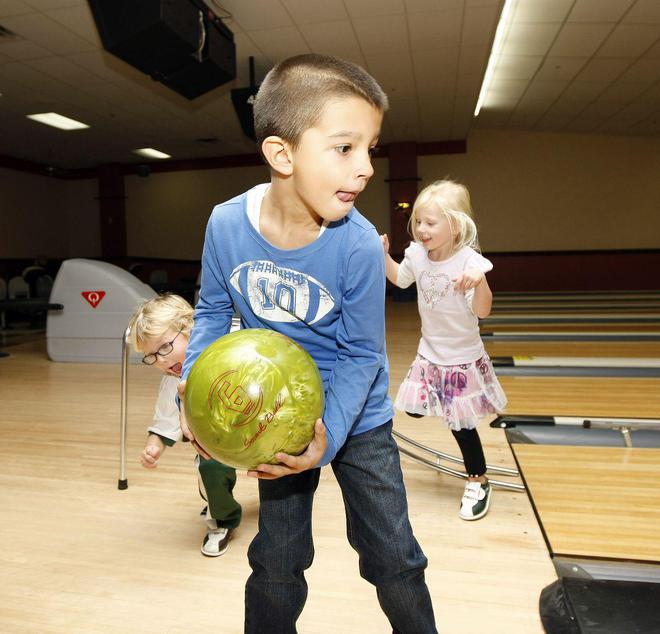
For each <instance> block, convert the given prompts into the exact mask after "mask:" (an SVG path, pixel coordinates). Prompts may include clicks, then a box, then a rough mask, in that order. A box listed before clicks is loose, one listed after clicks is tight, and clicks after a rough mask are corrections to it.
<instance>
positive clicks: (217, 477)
mask: <svg viewBox="0 0 660 634" xmlns="http://www.w3.org/2000/svg"><path fill="white" fill-rule="evenodd" d="M192 325H193V308H192V306H191V305H190V304H189V303H188V302H187V301H186V300H185V299H183V298H182V297H179V296H178V295H171V294H166V295H160V296H158V297H155V298H153V299H150V300H147V301H146V302H144V303H143V304H141V305H140V306H139V307H138V308H137V310H136V311H135V313H134V314H133V316H132V317H131V320H130V323H129V326H130V329H131V330H130V335H129V337H130V340H131V343H132V344H133V347H134V348H135V349H136V350H137V351H138V352H142V353H143V354H144V356H143V357H142V363H145V364H146V365H150V366H153V367H155V368H157V369H158V370H161V371H162V372H163V373H164V374H165V376H163V378H162V380H161V382H160V389H159V393H158V399H157V400H156V406H155V408H154V417H153V420H152V423H151V426H150V427H149V428H148V432H149V436H148V437H147V442H146V444H145V446H144V449H143V450H142V454H141V455H140V461H141V462H142V466H143V467H145V468H146V469H155V468H156V467H157V466H158V461H159V459H160V457H161V456H162V454H163V452H164V451H165V448H166V447H171V446H172V445H173V444H174V443H175V442H176V441H177V440H181V437H182V434H181V427H180V425H179V409H178V407H177V404H176V400H175V397H176V391H177V385H178V383H179V377H180V376H181V368H182V365H183V360H184V358H185V355H186V348H187V347H188V339H189V337H190V331H191V329H192ZM195 464H196V465H197V469H198V471H199V492H200V495H201V496H202V498H203V499H204V500H206V502H207V507H206V509H204V510H203V511H202V515H204V517H205V520H206V524H207V534H206V536H205V537H204V541H203V542H202V547H201V551H202V554H204V555H206V556H207V557H217V556H219V555H222V554H223V553H224V552H225V551H226V550H227V546H228V545H229V539H230V536H231V532H232V531H233V529H235V528H236V527H237V526H238V525H239V523H240V521H241V505H240V504H239V503H238V502H237V501H236V500H235V499H234V497H233V495H232V490H233V488H234V485H235V484H236V471H235V470H234V469H232V468H231V467H228V466H226V465H223V464H221V463H219V462H217V461H215V460H207V459H206V458H204V457H202V456H200V455H197V456H196V457H195Z"/></svg>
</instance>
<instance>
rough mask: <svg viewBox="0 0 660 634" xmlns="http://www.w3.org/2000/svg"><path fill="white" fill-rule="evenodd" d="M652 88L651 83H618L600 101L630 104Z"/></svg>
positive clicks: (601, 96) (604, 92) (606, 91)
mask: <svg viewBox="0 0 660 634" xmlns="http://www.w3.org/2000/svg"><path fill="white" fill-rule="evenodd" d="M650 86H651V83H650V82H631V81H621V80H619V81H617V82H615V83H613V84H612V85H610V86H609V87H608V88H607V90H605V91H603V93H602V95H600V99H603V100H605V101H619V102H621V103H630V102H631V101H633V100H634V99H636V98H637V97H639V96H640V95H641V94H642V93H644V92H646V90H647V89H648V88H649V87H650Z"/></svg>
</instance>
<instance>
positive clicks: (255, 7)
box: [221, 0, 293, 31]
mask: <svg viewBox="0 0 660 634" xmlns="http://www.w3.org/2000/svg"><path fill="white" fill-rule="evenodd" d="M221 6H222V7H224V8H225V9H226V10H227V11H229V13H231V14H232V18H233V20H235V21H236V22H237V23H238V24H239V25H240V27H241V28H242V29H244V30H245V31H254V30H262V29H276V28H279V27H286V26H291V25H292V24H293V23H292V21H291V17H290V15H289V14H288V13H287V11H286V9H285V8H284V6H283V5H282V4H281V3H280V2H279V1H278V0H271V2H260V1H259V0H222V3H221Z"/></svg>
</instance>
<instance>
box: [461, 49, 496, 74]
mask: <svg viewBox="0 0 660 634" xmlns="http://www.w3.org/2000/svg"><path fill="white" fill-rule="evenodd" d="M489 55H490V48H488V47H485V46H461V49H460V57H459V59H458V73H459V75H480V76H481V77H483V76H484V74H485V73H486V66H487V65H488V57H489Z"/></svg>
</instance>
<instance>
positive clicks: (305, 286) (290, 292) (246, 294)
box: [229, 260, 335, 324]
mask: <svg viewBox="0 0 660 634" xmlns="http://www.w3.org/2000/svg"><path fill="white" fill-rule="evenodd" d="M229 281H230V283H231V285H232V286H233V287H234V288H235V289H236V290H237V291H238V292H239V293H240V294H241V296H242V297H243V298H244V299H245V300H246V301H247V302H248V303H249V304H250V308H251V309H252V312H254V314H255V315H256V316H257V317H260V318H262V319H266V320H268V321H275V322H294V321H303V322H305V323H307V324H313V323H316V322H317V321H318V320H319V319H321V318H322V317H324V316H325V315H327V314H328V313H329V312H330V310H332V307H333V306H334V303H335V300H334V297H333V296H332V294H331V293H330V291H329V290H328V289H327V288H326V287H325V286H323V284H321V283H320V282H319V281H318V280H316V279H314V278H313V277H312V276H311V275H307V274H305V273H300V272H299V271H296V270H294V269H287V268H283V267H278V266H277V265H275V264H274V263H273V262H271V261H269V260H252V261H251V262H245V263H243V264H241V265H240V266H238V267H236V268H235V269H234V270H233V271H232V274H231V277H230V279H229Z"/></svg>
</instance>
